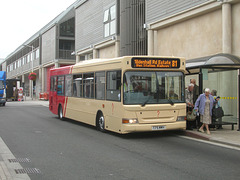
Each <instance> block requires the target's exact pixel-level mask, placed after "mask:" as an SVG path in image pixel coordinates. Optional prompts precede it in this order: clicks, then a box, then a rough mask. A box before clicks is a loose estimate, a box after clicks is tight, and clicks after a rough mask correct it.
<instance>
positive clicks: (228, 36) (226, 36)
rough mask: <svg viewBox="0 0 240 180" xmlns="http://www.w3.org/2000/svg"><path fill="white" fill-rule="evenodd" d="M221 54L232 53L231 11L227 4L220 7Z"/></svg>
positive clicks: (229, 5)
mask: <svg viewBox="0 0 240 180" xmlns="http://www.w3.org/2000/svg"><path fill="white" fill-rule="evenodd" d="M222 52H223V53H232V10H231V4H230V3H227V2H224V3H223V5H222Z"/></svg>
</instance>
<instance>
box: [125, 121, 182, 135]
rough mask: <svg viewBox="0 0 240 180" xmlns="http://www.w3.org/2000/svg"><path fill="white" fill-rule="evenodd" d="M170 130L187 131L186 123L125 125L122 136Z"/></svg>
mask: <svg viewBox="0 0 240 180" xmlns="http://www.w3.org/2000/svg"><path fill="white" fill-rule="evenodd" d="M168 130H186V121H179V122H174V123H161V124H123V125H122V131H121V133H122V134H126V133H133V132H150V131H168Z"/></svg>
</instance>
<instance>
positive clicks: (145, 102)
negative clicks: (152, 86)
mask: <svg viewBox="0 0 240 180" xmlns="http://www.w3.org/2000/svg"><path fill="white" fill-rule="evenodd" d="M150 97H151V96H150V95H149V96H148V98H147V100H146V101H144V103H142V107H144V106H145V105H146V104H147V102H148V101H149V100H150Z"/></svg>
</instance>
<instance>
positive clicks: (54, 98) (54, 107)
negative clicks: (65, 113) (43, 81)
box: [49, 76, 58, 114]
mask: <svg viewBox="0 0 240 180" xmlns="http://www.w3.org/2000/svg"><path fill="white" fill-rule="evenodd" d="M50 93H51V96H50V103H49V107H50V110H51V111H52V112H53V113H55V114H57V113H58V107H57V77H56V76H55V77H51V92H50Z"/></svg>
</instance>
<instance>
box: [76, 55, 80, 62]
mask: <svg viewBox="0 0 240 180" xmlns="http://www.w3.org/2000/svg"><path fill="white" fill-rule="evenodd" d="M79 62H80V55H76V63H79Z"/></svg>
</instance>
